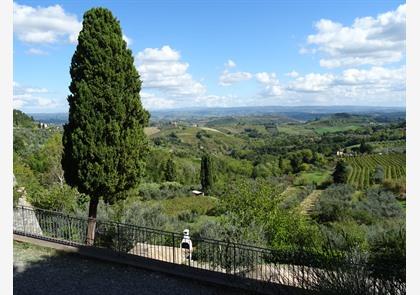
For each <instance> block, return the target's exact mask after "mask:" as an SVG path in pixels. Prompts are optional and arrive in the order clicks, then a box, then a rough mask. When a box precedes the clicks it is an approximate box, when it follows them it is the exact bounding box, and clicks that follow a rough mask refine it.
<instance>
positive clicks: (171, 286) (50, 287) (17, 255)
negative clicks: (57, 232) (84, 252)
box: [13, 242, 246, 295]
mask: <svg viewBox="0 0 420 295" xmlns="http://www.w3.org/2000/svg"><path fill="white" fill-rule="evenodd" d="M13 245H14V251H13V253H14V254H13V261H14V262H13V294H28V295H29V294H31V295H36V294H59V295H64V294H81V295H83V294H101V295H104V294H142V295H149V294H150V295H157V294H175V295H176V294H186V295H188V294H194V295H195V294H197V295H198V294H202V295H207V294H227V295H233V294H235V295H236V294H237V295H239V294H246V293H245V292H244V291H242V290H234V289H227V288H221V287H215V286H212V285H207V284H203V283H200V282H194V281H190V280H187V279H183V278H178V277H174V276H170V275H166V274H162V273H158V272H152V271H147V270H142V269H138V268H134V267H130V266H123V265H118V264H113V263H107V262H102V261H98V260H94V259H88V258H84V257H81V256H78V255H77V254H68V253H62V252H57V251H55V250H53V249H49V248H43V247H38V246H34V245H30V244H25V243H19V242H14V244H13Z"/></svg>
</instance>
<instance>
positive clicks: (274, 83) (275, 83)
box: [255, 72, 283, 96]
mask: <svg viewBox="0 0 420 295" xmlns="http://www.w3.org/2000/svg"><path fill="white" fill-rule="evenodd" d="M255 78H256V79H257V82H259V83H260V84H262V85H263V86H264V90H263V91H262V92H261V93H260V95H261V96H281V95H282V94H283V87H282V86H281V85H280V81H279V80H278V79H277V76H276V73H267V72H261V73H256V74H255Z"/></svg>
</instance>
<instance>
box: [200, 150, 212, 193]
mask: <svg viewBox="0 0 420 295" xmlns="http://www.w3.org/2000/svg"><path fill="white" fill-rule="evenodd" d="M212 166H213V165H212V161H211V157H210V155H209V154H207V153H206V154H204V155H203V156H202V157H201V170H200V178H201V188H202V190H203V191H204V192H205V193H209V192H210V191H211V189H212V187H213V167H212Z"/></svg>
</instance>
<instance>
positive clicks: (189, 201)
mask: <svg viewBox="0 0 420 295" xmlns="http://www.w3.org/2000/svg"><path fill="white" fill-rule="evenodd" d="M217 201H218V199H217V198H215V197H209V196H185V197H177V198H173V199H165V200H154V201H148V202H149V203H155V204H156V203H158V204H160V205H162V207H163V211H164V213H165V214H167V215H168V216H174V217H176V216H178V214H180V213H181V212H185V211H196V212H197V213H198V215H206V213H207V212H208V211H209V210H211V209H213V208H214V207H215V206H216V204H217Z"/></svg>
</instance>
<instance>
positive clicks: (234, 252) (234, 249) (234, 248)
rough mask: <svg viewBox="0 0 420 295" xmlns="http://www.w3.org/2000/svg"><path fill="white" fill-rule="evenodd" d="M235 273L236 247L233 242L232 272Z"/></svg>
mask: <svg viewBox="0 0 420 295" xmlns="http://www.w3.org/2000/svg"><path fill="white" fill-rule="evenodd" d="M235 273H236V247H235V244H233V274H234V275H235Z"/></svg>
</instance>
